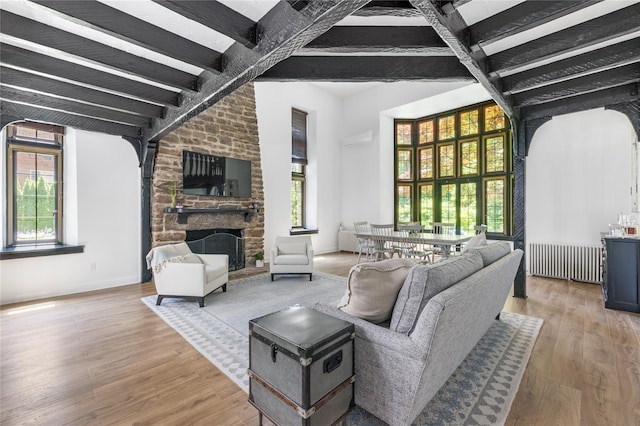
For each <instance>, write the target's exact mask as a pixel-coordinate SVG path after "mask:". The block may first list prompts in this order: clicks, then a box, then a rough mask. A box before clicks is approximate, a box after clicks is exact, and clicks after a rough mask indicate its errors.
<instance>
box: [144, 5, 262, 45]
mask: <svg viewBox="0 0 640 426" xmlns="http://www.w3.org/2000/svg"><path fill="white" fill-rule="evenodd" d="M153 1H154V2H156V3H158V4H161V5H162V6H164V7H166V8H167V9H170V10H172V11H173V12H176V13H178V14H180V15H182V16H184V17H186V18H189V19H191V20H193V21H196V22H199V23H200V24H202V25H204V26H206V27H209V28H211V29H212V30H215V31H217V32H219V33H222V34H224V35H226V36H227V37H230V38H232V39H233V40H235V41H237V42H238V43H240V44H242V45H243V46H245V47H249V48H253V47H255V45H256V38H257V31H256V23H255V22H253V21H252V20H251V19H249V18H247V17H245V16H244V15H242V14H240V13H238V12H236V11H235V10H233V9H231V8H229V7H227V6H225V5H224V4H222V3H219V2H217V1H199V0H193V1H191V0H153Z"/></svg>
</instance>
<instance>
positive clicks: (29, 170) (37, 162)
mask: <svg viewBox="0 0 640 426" xmlns="http://www.w3.org/2000/svg"><path fill="white" fill-rule="evenodd" d="M14 159H15V162H16V163H15V187H14V194H15V209H16V210H15V211H16V229H15V240H16V242H26V241H50V240H55V238H56V234H57V225H56V220H55V219H56V217H55V214H56V193H57V192H56V179H57V176H56V160H57V158H56V156H55V155H52V154H41V153H34V152H22V151H15V152H14Z"/></svg>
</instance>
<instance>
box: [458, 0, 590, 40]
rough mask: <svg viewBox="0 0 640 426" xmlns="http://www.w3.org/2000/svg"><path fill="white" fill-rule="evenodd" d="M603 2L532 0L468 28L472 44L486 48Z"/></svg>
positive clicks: (588, 0) (586, 0)
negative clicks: (488, 45)
mask: <svg viewBox="0 0 640 426" xmlns="http://www.w3.org/2000/svg"><path fill="white" fill-rule="evenodd" d="M600 1H602V0H544V1H540V0H529V1H525V2H523V3H519V4H517V5H516V6H513V7H510V8H509V9H506V10H504V11H503V12H500V13H498V14H496V15H493V16H490V17H489V18H487V19H484V20H482V21H479V22H477V23H475V24H473V25H471V26H469V43H470V44H471V46H472V50H476V49H477V48H476V47H474V46H476V45H480V46H485V45H487V44H490V43H494V42H496V41H499V40H502V39H504V38H507V37H510V36H513V35H515V34H519V33H521V32H523V31H526V30H529V29H531V28H534V27H537V26H539V25H542V24H545V23H547V22H550V21H552V20H554V19H558V18H560V17H562V16H565V15H568V14H570V13H573V12H576V11H578V10H580V9H583V8H585V7H588V6H591V5H593V4H595V3H598V2H600Z"/></svg>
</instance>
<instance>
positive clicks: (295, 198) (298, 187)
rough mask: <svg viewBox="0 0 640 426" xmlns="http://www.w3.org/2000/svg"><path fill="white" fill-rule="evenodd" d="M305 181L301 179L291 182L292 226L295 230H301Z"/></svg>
mask: <svg viewBox="0 0 640 426" xmlns="http://www.w3.org/2000/svg"><path fill="white" fill-rule="evenodd" d="M303 190H304V181H303V180H301V179H293V180H292V181H291V226H292V227H293V228H301V227H302V226H303V223H302V205H303V204H302V200H303V198H304V197H303Z"/></svg>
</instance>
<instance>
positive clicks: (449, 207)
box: [395, 102, 513, 236]
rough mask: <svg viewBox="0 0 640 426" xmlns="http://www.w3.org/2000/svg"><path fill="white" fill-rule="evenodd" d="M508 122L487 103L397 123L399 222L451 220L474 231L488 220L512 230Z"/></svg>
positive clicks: (501, 230) (493, 228) (496, 229)
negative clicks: (509, 195)
mask: <svg viewBox="0 0 640 426" xmlns="http://www.w3.org/2000/svg"><path fill="white" fill-rule="evenodd" d="M510 136H511V134H510V131H509V121H508V120H507V118H506V116H505V115H504V113H503V112H502V110H501V109H500V107H499V106H498V105H496V104H495V103H493V102H485V103H482V104H478V105H472V106H469V107H465V108H461V109H459V110H455V111H448V112H445V113H442V114H436V115H433V116H429V117H423V118H420V119H417V120H396V122H395V187H396V191H395V192H396V194H395V220H396V223H403V222H420V223H422V224H423V225H425V226H426V227H428V226H429V225H430V224H431V223H432V222H451V223H455V224H456V227H457V228H459V229H461V230H464V231H469V232H472V231H473V230H474V227H475V225H479V224H486V225H487V232H490V233H493V234H494V236H499V235H510V234H511V227H510V224H511V220H510V217H511V211H512V208H511V198H509V197H508V196H507V194H509V193H510V191H511V190H512V188H511V186H512V185H513V179H512V177H513V173H512V165H511V138H510Z"/></svg>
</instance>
